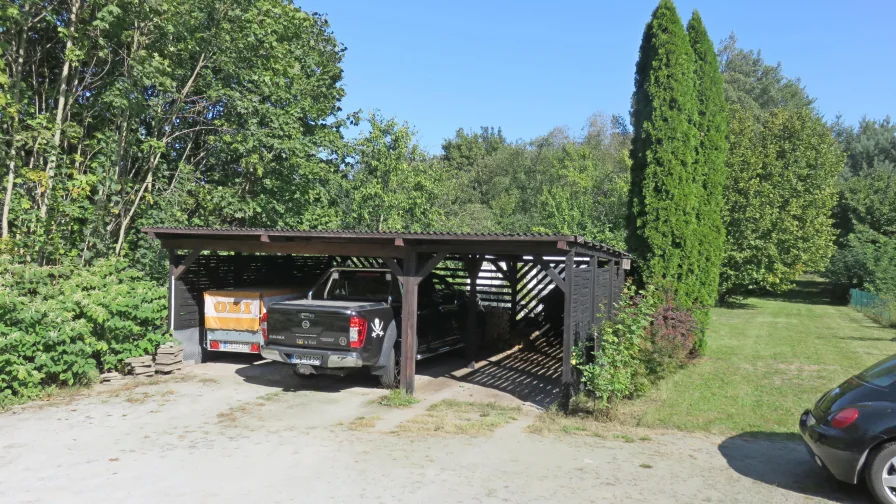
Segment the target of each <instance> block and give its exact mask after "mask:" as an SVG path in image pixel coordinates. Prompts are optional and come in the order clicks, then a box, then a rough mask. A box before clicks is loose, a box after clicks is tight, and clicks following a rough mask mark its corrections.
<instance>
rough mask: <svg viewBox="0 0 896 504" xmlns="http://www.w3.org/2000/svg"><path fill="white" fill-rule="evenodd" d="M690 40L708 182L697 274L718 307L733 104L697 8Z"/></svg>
mask: <svg viewBox="0 0 896 504" xmlns="http://www.w3.org/2000/svg"><path fill="white" fill-rule="evenodd" d="M687 31H688V38H689V40H690V43H691V49H692V50H693V51H694V60H695V62H696V65H695V75H696V83H697V112H698V114H697V130H698V132H699V135H700V141H699V143H698V145H697V155H696V159H695V161H694V170H695V172H696V173H695V175H696V177H697V178H698V182H697V183H698V184H699V183H701V182H700V181H702V184H703V187H702V189H703V190H702V191H701V195H702V198H703V199H702V201H700V202H699V204H698V205H697V223H698V226H697V229H696V231H695V233H694V234H695V237H696V239H697V241H698V243H699V245H698V250H697V252H698V254H699V261H700V264H701V265H700V268H699V269H698V270H697V275H698V276H699V279H700V296H699V299H698V302H699V304H700V305H702V306H706V307H709V306H712V305H714V304H715V302H716V299H717V298H718V292H719V272H720V269H721V267H722V258H723V257H724V255H725V226H724V224H723V222H722V212H723V210H724V208H725V199H724V188H725V176H726V172H727V169H726V166H725V156H726V155H727V151H728V140H727V139H726V138H725V136H726V133H727V129H728V106H727V104H726V102H725V90H724V85H723V80H722V75H721V73H720V71H719V60H718V58H717V57H716V52H715V48H714V47H713V45H712V41H711V40H710V39H709V34H707V33H706V27H705V26H704V25H703V20H702V19H701V18H700V14H699V13H698V12H697V11H696V10H695V11H694V14H693V15H692V16H691V20H690V21H688V26H687ZM696 313H697V316H698V317H699V318H700V319H701V325H702V326H704V327H706V326H708V324H709V310H708V309H704V310H699V311H697V312H696ZM704 346H705V340H704V338H703V337H702V333H701V337H700V339H699V341H698V342H697V347H698V348H699V349H701V350H702V349H703V347H704Z"/></svg>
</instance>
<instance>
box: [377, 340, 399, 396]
mask: <svg viewBox="0 0 896 504" xmlns="http://www.w3.org/2000/svg"><path fill="white" fill-rule="evenodd" d="M399 365H400V361H399V360H398V357H397V356H396V355H395V348H392V350H389V357H387V358H386V369H384V370H383V374H382V375H380V385H382V386H383V387H384V388H387V389H394V388H396V387H398V383H399V382H398V377H399V368H398V366H399Z"/></svg>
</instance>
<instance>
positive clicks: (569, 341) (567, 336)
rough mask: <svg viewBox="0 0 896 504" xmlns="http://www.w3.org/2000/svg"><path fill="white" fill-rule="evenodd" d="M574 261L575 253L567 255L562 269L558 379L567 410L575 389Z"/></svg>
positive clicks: (562, 404) (563, 405)
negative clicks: (573, 358) (559, 375)
mask: <svg viewBox="0 0 896 504" xmlns="http://www.w3.org/2000/svg"><path fill="white" fill-rule="evenodd" d="M575 259H576V253H575V252H570V253H569V254H567V255H566V268H565V269H564V276H565V277H566V278H565V281H564V283H565V284H566V288H565V289H564V292H565V294H564V296H563V372H562V374H561V377H560V393H561V396H560V401H561V402H560V404H561V406H562V407H563V409H569V402H570V400H571V399H572V396H573V389H574V388H575V377H574V374H573V369H572V347H573V343H574V342H573V332H572V330H573V327H572V297H573V285H572V279H573V277H574V273H575V267H576V261H575Z"/></svg>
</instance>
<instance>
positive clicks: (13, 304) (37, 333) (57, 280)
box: [0, 260, 169, 404]
mask: <svg viewBox="0 0 896 504" xmlns="http://www.w3.org/2000/svg"><path fill="white" fill-rule="evenodd" d="M166 311H167V296H166V293H165V289H164V288H162V287H160V286H159V285H158V284H156V283H155V282H150V281H147V280H145V279H144V278H143V276H142V275H141V274H140V273H138V272H136V271H133V270H130V269H128V268H127V267H126V266H125V265H124V264H123V263H121V262H119V261H113V260H107V261H101V262H98V263H96V264H94V265H92V266H80V265H76V264H65V265H61V266H52V267H36V266H31V265H17V264H12V263H11V262H9V261H8V260H0V404H2V403H8V402H12V401H21V400H27V399H31V398H34V397H36V396H38V395H40V394H41V393H43V392H44V391H45V390H46V389H48V388H52V387H55V386H60V385H62V386H73V385H84V384H88V383H90V382H92V381H93V380H95V378H96V375H97V372H98V371H106V370H120V369H121V367H122V363H123V361H124V359H126V358H128V357H136V356H140V355H145V354H147V353H152V352H153V351H154V350H155V348H156V347H157V346H158V345H159V344H161V343H163V342H165V341H166V340H168V338H169V336H168V335H167V331H166V328H165V317H166Z"/></svg>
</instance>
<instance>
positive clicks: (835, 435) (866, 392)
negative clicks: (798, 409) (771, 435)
mask: <svg viewBox="0 0 896 504" xmlns="http://www.w3.org/2000/svg"><path fill="white" fill-rule="evenodd" d="M800 433H801V434H802V435H803V439H804V440H805V441H806V444H808V446H809V448H810V450H811V452H812V456H813V458H814V459H815V462H816V463H817V464H818V465H820V466H822V467H824V468H827V469H828V471H830V472H831V474H833V475H834V476H835V477H836V478H837V479H839V480H841V481H845V482H847V483H857V482H858V481H859V478H861V477H863V476H864V478H865V482H866V483H867V485H868V488H869V489H870V490H871V493H872V494H873V495H874V497H875V498H876V499H877V500H878V501H879V502H881V503H885V504H896V355H892V356H890V357H887V358H886V359H883V360H882V361H880V362H878V363H877V364H874V365H873V366H871V367H869V368H868V369H866V370H864V371H862V372H861V373H859V374H857V375H855V376H853V377H852V378H850V379H848V380H846V381H845V382H843V383H842V384H840V386H838V387H836V388H834V389H832V390H830V391H828V392H827V393H825V394H824V395H823V396H821V398H820V399H819V400H818V402H816V403H815V406H814V407H813V408H812V409H809V410H806V411H805V412H804V413H803V414H802V416H801V417H800Z"/></svg>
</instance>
